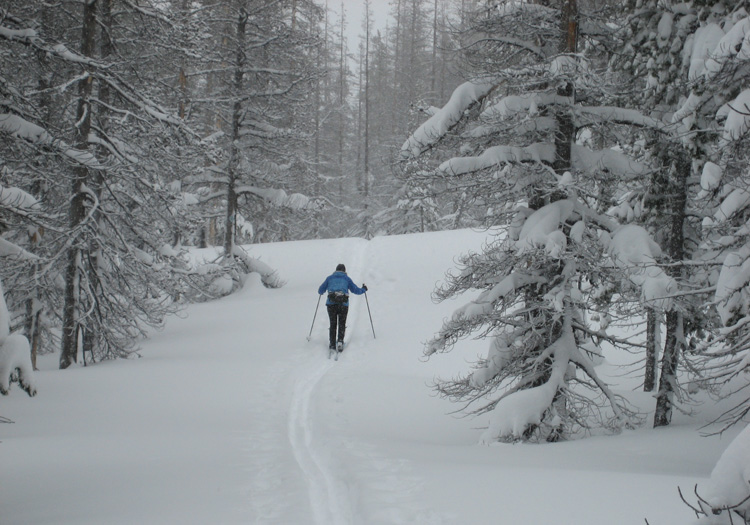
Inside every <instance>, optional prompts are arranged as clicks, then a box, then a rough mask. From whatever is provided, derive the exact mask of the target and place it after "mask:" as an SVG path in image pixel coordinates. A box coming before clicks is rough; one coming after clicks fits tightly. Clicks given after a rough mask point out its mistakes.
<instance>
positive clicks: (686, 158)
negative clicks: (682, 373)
mask: <svg viewBox="0 0 750 525" xmlns="http://www.w3.org/2000/svg"><path fill="white" fill-rule="evenodd" d="M666 154H667V155H671V157H672V158H671V159H669V160H670V162H669V164H668V165H669V167H670V168H669V188H670V191H669V194H670V202H671V203H672V210H671V212H672V220H671V231H670V237H669V245H668V247H669V256H670V258H671V259H672V260H673V261H681V260H683V259H684V258H685V234H684V231H683V229H684V225H685V206H686V205H687V180H688V177H689V176H690V170H691V160H690V159H691V156H690V154H689V153H688V152H686V151H684V150H683V149H682V148H680V147H676V149H675V151H672V152H667V153H666ZM668 271H669V273H670V275H671V276H672V277H675V278H677V277H679V276H680V273H681V270H680V269H679V268H677V267H670V268H669V269H668ZM684 342H685V334H684V325H683V319H682V313H681V312H679V311H678V310H677V309H675V308H673V309H672V310H670V311H669V312H667V323H666V336H665V338H664V355H663V356H662V360H661V373H660V377H659V390H658V392H657V394H656V411H655V413H654V427H661V426H666V425H669V424H670V422H671V421H672V406H673V404H674V396H675V392H676V391H677V388H678V384H677V365H678V363H679V361H680V354H681V353H682V349H683V347H684Z"/></svg>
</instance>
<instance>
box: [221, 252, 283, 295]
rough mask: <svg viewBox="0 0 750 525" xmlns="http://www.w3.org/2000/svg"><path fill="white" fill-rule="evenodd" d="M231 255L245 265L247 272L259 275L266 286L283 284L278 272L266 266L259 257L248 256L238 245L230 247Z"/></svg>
mask: <svg viewBox="0 0 750 525" xmlns="http://www.w3.org/2000/svg"><path fill="white" fill-rule="evenodd" d="M232 255H233V256H235V257H237V258H238V259H240V260H241V261H242V263H243V264H244V265H245V266H246V268H247V270H248V272H251V273H252V272H256V273H258V274H259V275H260V280H261V282H262V283H263V285H264V286H265V287H266V288H281V287H282V286H284V284H285V282H284V280H283V279H282V278H281V277H279V273H278V272H277V271H276V270H274V269H273V268H271V267H270V266H268V265H267V264H266V263H264V262H263V261H261V260H260V259H256V258H253V257H250V256H249V255H248V254H247V252H246V251H245V250H243V249H242V248H241V247H239V246H234V247H233V248H232Z"/></svg>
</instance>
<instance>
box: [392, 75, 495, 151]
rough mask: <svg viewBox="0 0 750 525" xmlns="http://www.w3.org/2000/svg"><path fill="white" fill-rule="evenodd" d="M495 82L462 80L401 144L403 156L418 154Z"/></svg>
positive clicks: (489, 89) (487, 91) (433, 141)
mask: <svg viewBox="0 0 750 525" xmlns="http://www.w3.org/2000/svg"><path fill="white" fill-rule="evenodd" d="M495 85H496V83H494V82H491V81H484V82H482V81H479V82H464V83H463V84H461V85H460V86H458V87H457V88H456V89H455V90H454V91H453V94H452V95H451V98H450V99H449V100H448V102H447V103H446V104H445V106H443V107H442V108H440V109H439V110H437V111H436V112H435V113H434V114H433V115H432V116H431V117H430V118H429V119H427V121H426V122H425V123H424V124H422V125H421V126H419V128H417V130H416V131H415V132H414V133H413V134H412V135H411V136H410V137H409V138H408V139H407V140H406V142H404V145H403V146H401V154H402V155H403V156H405V157H408V156H414V157H417V156H419V155H420V154H421V153H422V152H423V151H425V150H427V149H428V148H429V147H430V146H431V145H433V144H434V143H435V142H437V141H438V140H439V139H440V138H442V137H443V136H444V135H445V134H446V133H447V132H448V130H449V129H450V128H452V127H453V126H455V125H456V124H457V123H458V121H459V120H461V117H462V116H463V114H464V111H466V110H467V109H468V108H469V107H471V105H473V104H475V103H476V102H477V101H479V100H481V99H482V98H484V97H485V96H486V95H487V94H488V93H489V92H490V91H491V90H492V88H493V87H495Z"/></svg>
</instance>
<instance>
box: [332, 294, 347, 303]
mask: <svg viewBox="0 0 750 525" xmlns="http://www.w3.org/2000/svg"><path fill="white" fill-rule="evenodd" d="M328 300H329V301H331V303H333V304H346V303H347V302H348V301H349V296H348V295H347V294H345V293H343V292H329V294H328Z"/></svg>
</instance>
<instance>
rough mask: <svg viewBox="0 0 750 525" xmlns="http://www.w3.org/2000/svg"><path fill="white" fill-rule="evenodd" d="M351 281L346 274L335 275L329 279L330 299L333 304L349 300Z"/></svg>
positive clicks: (344, 302)
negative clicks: (349, 281)
mask: <svg viewBox="0 0 750 525" xmlns="http://www.w3.org/2000/svg"><path fill="white" fill-rule="evenodd" d="M348 291H349V283H348V280H347V278H346V276H335V278H333V279H331V280H330V281H328V300H329V301H331V303H333V304H346V303H347V302H349V294H348V293H347V292H348Z"/></svg>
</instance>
